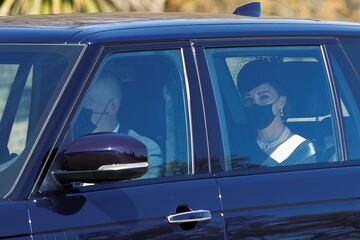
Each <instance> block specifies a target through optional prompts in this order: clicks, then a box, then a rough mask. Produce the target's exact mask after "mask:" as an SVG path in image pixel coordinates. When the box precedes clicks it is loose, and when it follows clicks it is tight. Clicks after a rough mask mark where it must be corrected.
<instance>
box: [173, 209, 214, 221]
mask: <svg viewBox="0 0 360 240" xmlns="http://www.w3.org/2000/svg"><path fill="white" fill-rule="evenodd" d="M210 219H211V212H210V211H209V210H190V211H188V212H182V213H176V214H172V215H169V216H167V217H166V220H167V221H168V223H175V224H181V223H189V222H203V221H207V220H210Z"/></svg>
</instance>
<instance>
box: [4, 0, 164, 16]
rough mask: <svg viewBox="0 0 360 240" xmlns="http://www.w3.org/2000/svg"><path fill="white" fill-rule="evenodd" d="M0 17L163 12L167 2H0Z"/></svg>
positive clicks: (60, 0)
mask: <svg viewBox="0 0 360 240" xmlns="http://www.w3.org/2000/svg"><path fill="white" fill-rule="evenodd" d="M0 5H1V7H0V15H19V14H21V15H24V14H50V13H53V14H57V13H79V12H130V11H142V12H147V11H151V12H161V11H163V10H164V5H165V0H0Z"/></svg>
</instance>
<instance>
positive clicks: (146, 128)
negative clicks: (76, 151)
mask: <svg viewBox="0 0 360 240" xmlns="http://www.w3.org/2000/svg"><path fill="white" fill-rule="evenodd" d="M102 76H107V77H105V78H102ZM110 76H111V77H110ZM109 78H111V79H116V80H115V81H113V80H109ZM90 80H91V81H90V83H89V87H88V89H87V90H86V91H85V92H84V93H83V94H82V96H83V97H82V99H81V100H80V102H79V104H78V105H77V107H76V108H75V109H74V113H75V114H74V116H73V117H72V119H71V121H70V122H69V124H67V128H66V131H65V133H64V134H63V137H62V139H61V140H60V143H59V146H60V147H59V151H58V154H57V155H56V156H55V157H54V159H53V163H52V165H51V166H50V170H49V171H48V175H47V177H46V178H45V180H44V181H43V183H42V184H41V186H40V187H39V188H38V189H37V190H36V191H35V192H34V194H33V195H32V197H31V201H30V202H29V215H30V217H31V221H32V231H33V239H185V238H192V239H202V238H207V239H222V238H224V234H225V233H224V223H223V217H222V214H221V207H220V206H221V205H220V199H219V192H218V187H217V185H216V181H215V180H214V179H213V178H211V177H209V173H208V169H209V164H208V154H207V152H208V151H207V145H206V138H205V127H204V118H203V114H202V112H203V110H202V104H201V102H202V101H201V97H200V91H199V82H198V80H197V75H196V69H195V64H194V59H193V55H192V51H191V49H190V47H189V44H188V43H175V44H174V43H173V44H170V43H168V44H164V43H163V44H161V45H160V44H144V45H137V46H125V47H124V46H122V47H120V46H109V47H105V48H104V51H103V52H102V54H101V57H100V60H99V62H98V63H97V64H96V67H95V70H94V72H93V73H92V77H90ZM108 80H109V81H108ZM111 84H114V85H111ZM99 89H101V91H99ZM114 89H115V90H117V91H114ZM120 89H121V90H120ZM119 91H121V93H119ZM94 92H95V93H96V94H93V93H94ZM95 96H96V97H95ZM102 102H103V105H102V106H99V105H100V103H102ZM95 105H96V106H95ZM95 107H99V109H100V110H99V111H98V110H95ZM87 108H93V109H92V110H91V112H90V115H88V117H87V118H86V115H83V113H84V111H83V110H84V109H87ZM115 110H116V111H118V113H116V114H114V111H115ZM115 115H116V117H117V120H116V122H115V124H114V125H112V126H110V122H111V121H108V120H109V119H111V117H110V116H115ZM84 116H85V118H83V117H84ZM112 123H114V122H113V121H112ZM100 126H101V127H103V128H102V130H101V131H105V132H112V133H121V134H125V135H128V136H131V137H135V138H137V139H138V140H140V141H142V142H143V143H144V144H145V145H146V148H147V150H148V161H149V169H150V170H149V172H148V173H147V174H146V175H144V176H143V177H141V178H138V179H132V180H128V181H118V182H110V183H97V184H93V183H90V184H83V183H78V184H76V183H75V184H73V185H71V186H59V185H58V184H57V183H56V181H53V178H52V175H51V172H52V171H54V170H57V169H60V168H61V167H62V165H61V161H62V158H61V152H62V151H64V150H66V148H67V146H68V145H69V143H71V142H72V141H74V140H75V139H76V138H77V137H79V136H82V135H86V134H90V133H92V132H96V131H97V130H99V129H100ZM105 128H107V129H108V130H104V129H105Z"/></svg>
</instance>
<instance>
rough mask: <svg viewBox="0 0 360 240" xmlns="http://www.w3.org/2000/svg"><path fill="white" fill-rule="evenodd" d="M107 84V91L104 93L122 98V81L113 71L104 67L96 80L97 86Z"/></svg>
mask: <svg viewBox="0 0 360 240" xmlns="http://www.w3.org/2000/svg"><path fill="white" fill-rule="evenodd" d="M99 85H101V86H105V87H106V89H107V92H106V93H104V94H110V95H111V96H112V97H118V98H121V91H122V81H121V79H120V78H119V77H118V76H117V75H116V74H114V73H113V72H111V71H109V70H107V69H103V70H102V71H101V72H100V74H99V75H98V76H97V78H96V80H95V86H99Z"/></svg>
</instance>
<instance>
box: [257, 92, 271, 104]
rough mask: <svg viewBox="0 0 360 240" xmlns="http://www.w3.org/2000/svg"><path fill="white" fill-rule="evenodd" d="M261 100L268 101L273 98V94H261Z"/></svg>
mask: <svg viewBox="0 0 360 240" xmlns="http://www.w3.org/2000/svg"><path fill="white" fill-rule="evenodd" d="M259 100H260V101H261V102H266V101H269V100H271V96H270V95H269V94H261V95H260V96H259Z"/></svg>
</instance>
